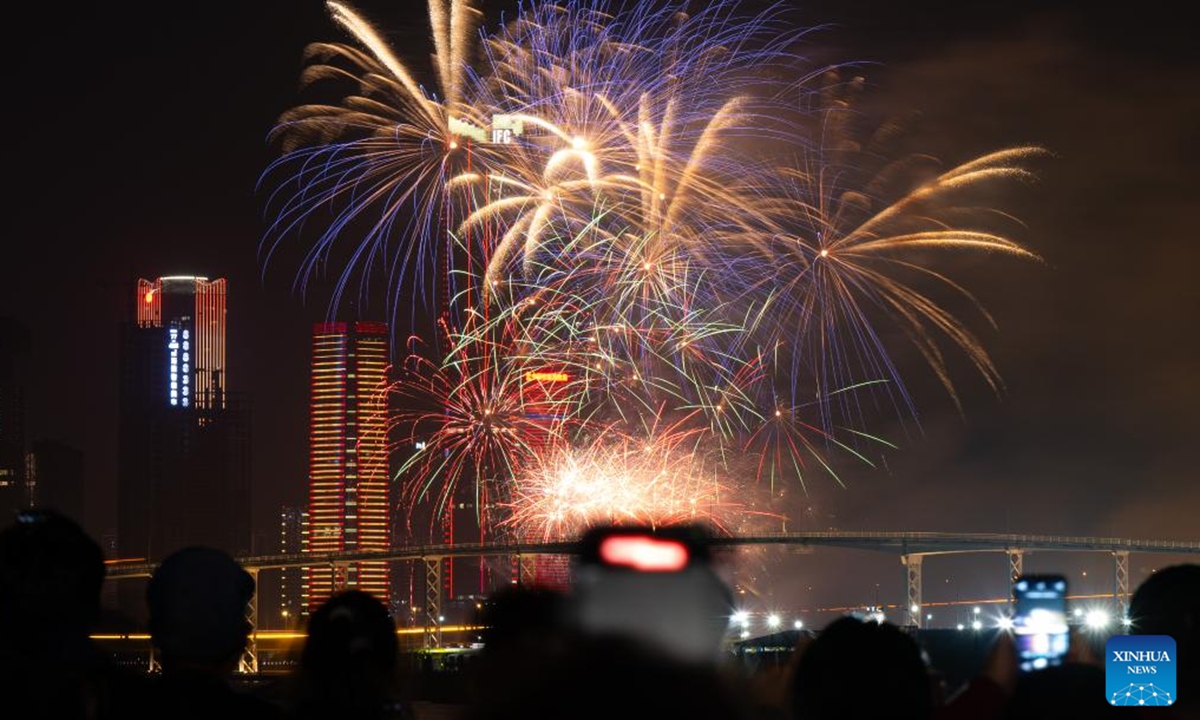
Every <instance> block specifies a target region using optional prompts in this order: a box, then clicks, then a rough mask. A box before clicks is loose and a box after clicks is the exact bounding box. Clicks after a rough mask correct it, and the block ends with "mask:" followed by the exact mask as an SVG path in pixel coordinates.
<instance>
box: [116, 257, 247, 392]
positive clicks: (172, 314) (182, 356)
mask: <svg viewBox="0 0 1200 720" xmlns="http://www.w3.org/2000/svg"><path fill="white" fill-rule="evenodd" d="M225 298H226V281H225V279H224V278H220V279H217V280H209V279H208V278H202V277H192V276H187V275H177V276H172V277H161V278H158V279H157V280H145V279H141V280H138V302H137V325H138V327H139V328H146V329H153V328H163V329H164V333H163V336H162V337H163V340H164V341H165V342H166V352H165V353H164V357H163V360H164V362H165V363H166V371H167V374H166V376H165V378H166V381H167V384H166V387H164V388H163V398H164V399H165V400H166V402H167V403H168V404H170V405H172V406H178V407H191V406H194V407H199V408H218V409H219V408H222V407H224V405H223V402H224V389H225V388H226V387H227V385H228V378H227V375H226V370H225Z"/></svg>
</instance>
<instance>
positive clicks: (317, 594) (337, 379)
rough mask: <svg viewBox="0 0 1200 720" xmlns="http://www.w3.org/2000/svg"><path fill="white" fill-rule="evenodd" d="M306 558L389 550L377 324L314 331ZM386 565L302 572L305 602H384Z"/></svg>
mask: <svg viewBox="0 0 1200 720" xmlns="http://www.w3.org/2000/svg"><path fill="white" fill-rule="evenodd" d="M312 347H313V355H312V389H311V404H310V424H309V471H308V487H309V493H308V517H307V522H306V525H305V527H304V531H303V546H304V552H306V553H326V552H340V551H355V550H363V551H369V550H386V549H388V547H389V546H390V545H391V500H390V492H389V487H390V483H389V477H388V466H387V447H386V444H387V438H386V435H387V392H386V389H387V376H388V357H389V351H388V336H387V325H385V324H383V323H363V322H360V323H318V324H317V325H314V326H313V345H312ZM390 585H391V576H390V571H389V567H388V564H387V563H385V562H353V563H348V564H347V565H346V566H344V567H342V568H328V567H309V568H307V569H306V572H305V583H304V595H305V605H306V606H307V607H308V609H309V610H310V611H311V610H315V609H316V608H317V607H318V606H320V605H321V603H323V602H325V601H326V600H328V599H329V597H330V596H331V595H333V594H334V593H336V592H338V591H339V590H341V589H342V588H343V587H353V588H357V589H359V590H363V591H365V592H369V593H371V594H372V595H374V596H376V597H377V598H379V599H380V601H382V602H383V603H384V604H387V602H388V595H389V591H390Z"/></svg>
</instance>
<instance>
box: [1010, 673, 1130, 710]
mask: <svg viewBox="0 0 1200 720" xmlns="http://www.w3.org/2000/svg"><path fill="white" fill-rule="evenodd" d="M1127 715H1128V712H1127V711H1126V710H1124V709H1122V708H1116V707H1113V706H1112V705H1109V704H1108V703H1107V702H1106V701H1105V699H1104V670H1103V669H1102V668H1101V667H1099V666H1096V665H1088V664H1082V663H1067V664H1064V665H1059V666H1057V667H1049V668H1046V669H1045V670H1038V671H1036V672H1028V673H1022V674H1021V675H1020V677H1019V678H1017V682H1016V688H1015V690H1014V692H1013V696H1012V699H1011V700H1010V701H1009V703H1008V712H1007V714H1006V717H1008V718H1012V720H1058V718H1063V719H1064V720H1065V719H1067V718H1070V719H1071V720H1075V719H1076V718H1078V720H1092V719H1093V718H1095V719H1097V720H1100V719H1102V718H1110V717H1123V716H1127Z"/></svg>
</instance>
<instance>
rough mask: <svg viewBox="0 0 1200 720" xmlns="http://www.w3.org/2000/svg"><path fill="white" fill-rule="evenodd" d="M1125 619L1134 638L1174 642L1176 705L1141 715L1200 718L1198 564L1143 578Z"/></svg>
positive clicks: (1199, 584) (1165, 569) (1174, 568)
mask: <svg viewBox="0 0 1200 720" xmlns="http://www.w3.org/2000/svg"><path fill="white" fill-rule="evenodd" d="M1129 617H1130V619H1131V620H1132V621H1133V632H1134V633H1136V634H1138V635H1170V636H1171V637H1172V638H1174V639H1175V652H1176V656H1177V657H1176V659H1175V672H1176V682H1177V683H1178V687H1179V699H1178V702H1176V704H1175V705H1173V706H1171V707H1170V708H1153V709H1151V708H1146V709H1145V711H1144V712H1145V713H1146V714H1154V716H1155V717H1163V718H1168V717H1183V718H1197V719H1200V690H1198V688H1200V565H1174V566H1172V567H1168V568H1164V569H1162V570H1159V571H1158V572H1156V573H1153V574H1152V575H1151V576H1150V577H1148V578H1146V580H1145V581H1144V582H1142V584H1141V585H1140V586H1138V589H1137V591H1136V592H1135V593H1134V594H1133V599H1132V601H1131V602H1130V604H1129ZM1164 711H1165V712H1164Z"/></svg>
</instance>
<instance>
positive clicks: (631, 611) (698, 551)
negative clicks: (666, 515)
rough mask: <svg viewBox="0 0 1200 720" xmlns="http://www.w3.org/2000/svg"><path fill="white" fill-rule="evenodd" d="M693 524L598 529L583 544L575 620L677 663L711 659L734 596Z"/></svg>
mask: <svg viewBox="0 0 1200 720" xmlns="http://www.w3.org/2000/svg"><path fill="white" fill-rule="evenodd" d="M706 537H707V536H706V535H705V533H703V531H701V530H699V529H698V528H693V527H681V528H665V529H664V528H658V529H653V528H643V527H632V528H624V527H612V528H601V529H598V530H594V531H592V532H590V533H588V534H587V535H586V536H585V537H584V538H583V540H582V541H581V543H580V554H579V567H578V569H577V572H576V574H575V577H576V582H575V603H576V617H577V620H578V622H579V624H580V627H581V628H582V629H583V630H585V631H588V632H593V633H604V634H607V633H613V634H619V635H625V636H627V637H632V638H635V639H640V640H642V641H645V642H648V643H649V644H651V645H654V646H655V647H657V648H659V649H660V650H663V651H666V652H668V653H670V654H672V655H675V656H676V657H679V658H680V659H683V660H686V661H691V662H714V661H716V659H717V658H718V657H719V655H720V648H721V640H722V639H723V637H724V634H725V631H726V629H727V628H728V625H729V613H730V609H731V607H732V594H731V593H730V592H729V589H728V588H727V587H725V585H724V583H722V582H721V580H720V579H719V578H718V577H717V576H716V573H714V572H713V571H712V568H711V567H710V566H709V551H708V547H707V543H706V542H705V540H706Z"/></svg>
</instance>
